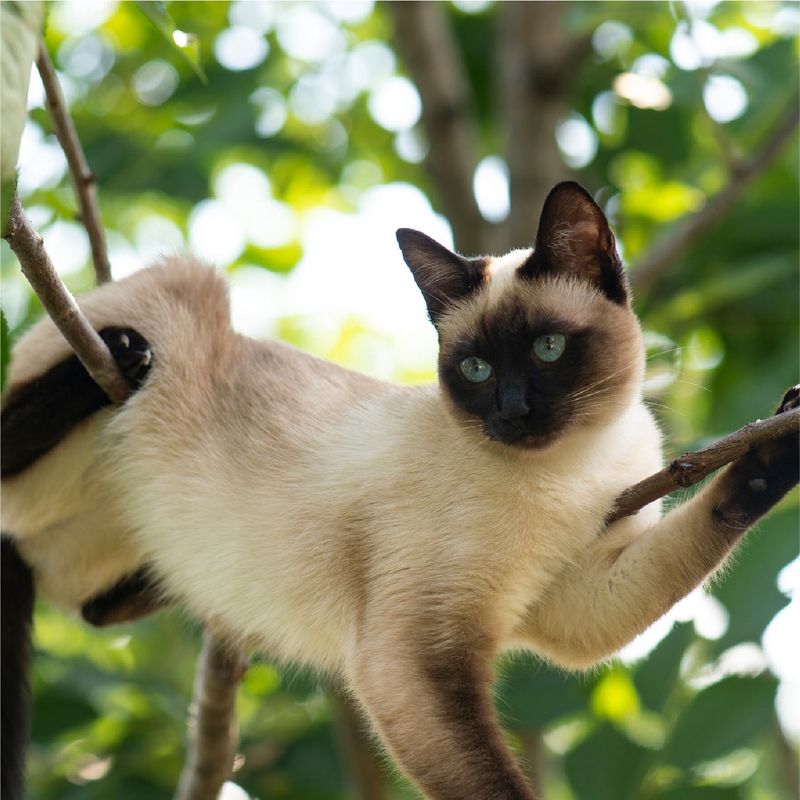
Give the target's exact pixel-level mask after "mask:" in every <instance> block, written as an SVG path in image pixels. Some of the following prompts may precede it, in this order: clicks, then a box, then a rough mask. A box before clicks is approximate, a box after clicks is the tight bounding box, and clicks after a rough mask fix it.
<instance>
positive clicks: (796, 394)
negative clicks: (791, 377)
mask: <svg viewBox="0 0 800 800" xmlns="http://www.w3.org/2000/svg"><path fill="white" fill-rule="evenodd" d="M798 407H800V384H797V386H792V387H790V388H789V389H787V390H786V394H784V396H783V400H781V404H780V405H779V406H778V410H777V411H776V412H775V413H776V414H780V413H781V412H783V411H791V410H792V409H793V408H798Z"/></svg>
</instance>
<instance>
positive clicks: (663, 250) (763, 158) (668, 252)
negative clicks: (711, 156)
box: [631, 97, 800, 291]
mask: <svg viewBox="0 0 800 800" xmlns="http://www.w3.org/2000/svg"><path fill="white" fill-rule="evenodd" d="M798 102H799V101H798V98H797V97H795V98H794V99H793V101H792V103H791V108H790V110H789V112H788V113H787V114H786V116H785V117H783V118H782V120H781V121H780V123H779V124H778V126H777V127H776V128H775V129H774V131H772V133H771V135H770V136H768V137H767V139H766V140H765V141H764V143H763V145H762V146H761V149H760V150H759V151H758V152H757V153H756V155H755V156H753V158H752V159H750V161H748V162H746V163H745V164H743V165H741V166H740V167H739V168H738V169H736V170H735V171H734V172H733V174H732V176H731V179H730V181H729V182H728V184H727V185H726V186H725V188H724V189H722V190H720V191H719V192H718V193H717V194H715V195H714V196H713V197H712V198H711V199H710V200H709V201H708V202H707V203H706V204H705V205H704V206H703V208H702V209H700V211H698V212H697V213H695V214H692V215H690V216H688V217H685V218H684V219H682V220H681V221H680V222H678V223H677V224H676V225H675V226H674V227H673V228H671V229H670V230H669V231H667V232H666V233H665V234H664V237H663V238H662V239H660V240H659V241H657V242H656V243H655V244H654V245H653V246H652V247H651V248H650V249H649V250H648V251H647V253H645V255H644V256H643V257H642V258H641V259H639V261H638V262H636V264H634V266H633V269H632V270H631V283H632V284H633V287H634V289H637V290H639V291H641V290H647V289H649V288H650V286H652V284H653V283H654V282H655V281H656V279H657V278H658V277H659V275H661V273H662V272H664V270H665V269H667V268H668V267H669V266H670V265H671V264H673V263H674V262H675V261H676V259H678V258H679V257H680V255H681V254H682V253H683V251H684V250H686V249H687V248H688V247H689V246H690V245H691V244H692V242H694V241H695V240H697V239H698V238H699V237H700V236H702V235H703V234H704V233H705V232H706V231H707V230H708V229H709V228H711V227H712V226H714V225H715V224H716V223H717V222H719V221H720V220H721V219H722V217H724V216H725V214H726V213H727V212H728V210H729V209H730V208H731V206H733V205H734V204H735V203H736V202H737V201H738V200H739V198H740V197H741V196H742V194H743V193H744V190H745V189H746V188H747V187H748V186H749V185H750V183H752V181H753V180H754V179H755V178H757V177H758V176H759V175H761V174H763V173H764V172H766V170H767V169H768V168H769V167H770V165H771V164H772V162H773V161H774V160H775V159H776V158H777V157H778V155H779V154H780V152H781V150H782V149H783V147H784V145H785V144H786V142H788V141H789V139H790V138H791V136H792V135H793V134H794V132H795V130H796V129H797V125H798V122H800V114H798Z"/></svg>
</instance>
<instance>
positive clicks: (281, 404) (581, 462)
mask: <svg viewBox="0 0 800 800" xmlns="http://www.w3.org/2000/svg"><path fill="white" fill-rule="evenodd" d="M397 239H398V242H399V245H400V249H401V251H402V254H403V257H404V259H405V261H406V263H407V264H408V266H409V268H410V269H411V272H412V273H413V276H414V279H415V280H416V283H417V284H418V286H419V288H420V290H421V291H422V293H423V295H424V298H425V302H426V304H427V308H428V312H429V315H430V318H431V320H432V322H433V324H434V326H435V327H436V331H437V333H438V337H439V343H440V352H439V362H438V371H439V381H438V383H437V384H436V385H432V386H417V387H400V386H394V385H390V384H387V383H383V382H381V381H378V380H374V379H372V378H369V377H366V376H364V375H360V374H356V373H354V372H351V371H349V370H346V369H343V368H342V367H339V366H336V365H334V364H331V363H328V362H326V361H322V360H320V359H317V358H314V357H312V356H310V355H307V354H305V353H303V352H300V351H298V350H295V349H294V348H292V347H289V346H287V345H285V344H281V343H279V342H257V341H253V340H251V339H248V338H246V337H243V336H240V335H238V334H236V333H234V332H233V330H232V329H231V327H230V320H229V310H228V295H227V291H226V288H225V285H224V284H223V282H222V280H221V279H220V278H219V277H218V275H217V274H216V273H215V272H214V271H213V270H212V269H210V268H208V267H206V266H203V265H202V264H200V263H198V262H197V261H195V260H194V259H192V258H171V259H165V260H164V261H162V262H161V263H160V264H158V265H156V266H154V267H152V268H150V269H147V270H144V271H142V272H139V273H137V274H135V275H133V276H131V277H129V278H126V279H124V280H121V281H119V282H118V283H111V284H106V285H104V286H102V287H100V288H98V289H96V290H94V291H93V292H90V293H89V294H88V295H86V296H85V297H83V298H82V301H81V304H80V305H81V307H82V309H83V311H84V313H85V314H86V315H87V317H88V318H89V320H90V321H91V322H92V324H93V325H94V326H95V327H96V328H97V329H98V330H99V331H100V332H101V335H102V336H103V338H104V339H105V341H106V342H107V343H108V344H109V346H110V348H111V350H112V353H113V354H114V356H115V358H116V359H117V361H118V363H119V365H120V368H121V369H122V371H123V373H124V374H125V375H126V376H127V378H128V380H129V381H130V383H131V386H132V388H133V389H135V391H133V393H132V395H131V396H130V398H129V399H128V400H127V401H126V402H125V403H124V404H122V405H120V406H113V407H112V406H111V405H109V404H108V401H107V400H106V398H105V397H104V396H103V394H102V393H101V392H100V390H99V389H97V387H96V386H95V385H94V384H93V383H92V381H91V380H90V379H89V377H88V375H86V373H85V372H84V371H83V368H82V367H81V366H80V364H79V363H78V361H77V359H76V358H75V357H74V356H73V355H71V354H70V350H69V347H68V345H67V344H66V343H65V341H64V340H63V339H62V337H61V336H60V334H59V333H58V332H57V330H56V329H55V327H54V326H53V324H52V323H51V322H50V321H49V320H47V319H45V320H43V321H41V322H39V323H38V324H37V325H36V326H34V327H33V329H32V330H31V331H30V332H29V333H27V334H26V335H25V336H24V337H23V338H22V339H21V340H20V341H19V343H18V344H17V346H16V347H15V350H14V358H13V363H12V366H11V372H10V388H9V391H8V394H7V396H6V399H5V404H4V407H3V412H2V433H3V450H2V471H3V484H2V488H3V507H2V526H3V530H4V531H6V532H7V536H8V537H10V538H8V539H7V541H6V542H5V543H4V552H3V556H4V558H3V569H4V580H3V637H4V642H3V645H4V647H3V657H4V660H5V659H8V660H9V662H10V666H9V667H6V666H5V664H4V669H3V681H4V683H3V694H4V697H3V700H4V703H3V708H4V714H5V713H6V711H5V709H6V705H7V704H8V705H9V707H10V712H9V713H10V714H11V717H10V718H9V719H8V720H7V719H6V716H4V717H3V734H4V736H3V748H4V749H3V758H4V767H3V768H4V778H3V780H4V791H7V792H8V794H4V797H5V798H8V800H12V799H13V798H16V797H19V795H20V788H19V787H20V774H21V768H20V765H19V753H20V749H19V745H18V744H17V743H18V741H19V740H20V739H22V738H24V724H25V723H24V700H23V698H24V683H25V670H26V665H25V663H24V662H25V660H26V658H27V652H28V649H29V644H28V631H27V629H28V627H29V625H30V618H31V597H32V592H33V586H34V585H35V587H36V590H37V591H38V592H40V593H41V595H42V596H44V597H46V598H48V599H49V600H51V601H52V602H54V603H56V604H58V605H60V606H62V607H66V608H71V609H82V610H83V613H84V616H85V617H87V619H89V620H90V621H92V622H94V623H96V624H101V623H103V622H107V621H113V620H115V619H125V618H131V617H135V616H139V615H141V614H144V613H148V612H149V611H151V610H153V609H154V608H155V607H157V606H158V605H159V604H160V603H165V602H169V603H175V604H179V605H181V606H183V607H185V608H186V609H188V610H189V611H190V613H192V614H193V615H194V616H195V617H196V618H197V619H199V620H202V621H203V622H204V623H205V624H207V625H210V626H212V627H213V628H214V629H215V630H217V631H219V632H221V633H223V634H224V635H227V636H229V637H230V638H231V640H236V641H239V642H247V643H256V644H257V645H258V646H259V647H260V648H262V649H263V650H264V651H266V652H267V653H269V654H271V655H272V656H273V657H275V658H277V659H281V660H288V661H296V662H302V663H305V664H310V665H312V666H314V667H315V668H317V669H318V670H320V671H321V672H323V673H328V674H332V675H337V676H340V677H341V678H342V680H343V681H344V682H345V683H346V685H347V686H348V687H349V690H350V691H351V692H352V695H353V696H354V697H355V698H356V700H357V701H358V703H359V704H360V706H361V707H362V708H363V710H364V712H365V713H366V715H367V716H368V718H369V720H370V721H371V723H372V725H373V726H374V729H375V731H376V732H377V733H378V735H379V736H380V739H381V740H382V742H383V744H384V745H385V746H386V748H387V749H388V751H389V753H390V754H391V756H392V757H393V759H394V760H395V761H396V763H397V764H398V765H399V766H400V768H401V769H402V770H403V771H404V772H405V774H406V775H408V777H409V778H410V779H411V780H412V781H413V782H414V783H415V784H416V786H417V787H418V788H419V790H420V791H421V792H423V793H424V794H425V795H426V796H427V797H430V798H435V799H436V800H466V799H467V798H470V799H471V800H481V799H483V800H501V799H504V800H523V799H525V800H531V798H533V797H534V791H533V789H532V788H531V787H530V786H529V785H528V784H527V782H526V780H525V778H524V777H523V774H522V772H521V770H520V769H519V767H518V766H517V764H516V763H515V760H514V758H513V756H512V754H511V752H510V751H509V749H508V747H507V746H506V744H505V742H504V738H503V734H502V731H501V729H500V726H499V724H498V721H497V718H496V716H495V711H494V708H493V704H492V663H493V661H494V660H495V658H496V657H497V656H498V654H500V653H501V652H502V651H504V650H508V649H511V648H528V649H532V650H534V651H535V652H536V653H538V654H540V655H541V656H542V657H543V658H545V659H548V660H549V661H551V662H553V663H555V664H558V665H562V666H564V667H566V668H569V669H581V668H585V667H588V666H590V665H592V664H596V663H597V662H598V661H601V660H603V659H607V658H609V657H611V656H612V655H613V654H614V653H615V651H616V650H617V649H618V648H620V647H621V646H622V645H624V644H625V643H627V642H629V641H630V640H631V639H632V638H633V637H635V636H636V635H637V634H639V633H641V632H642V631H643V630H644V629H645V628H647V627H648V626H649V625H650V624H651V623H652V622H654V621H655V620H656V619H658V618H659V617H660V616H661V615H662V614H664V612H665V611H667V610H668V609H669V608H670V607H671V606H672V605H673V604H674V603H675V602H676V601H677V600H678V599H680V598H681V597H683V596H684V595H686V594H687V593H688V592H690V591H691V590H692V589H693V588H694V587H696V586H697V585H698V584H699V583H701V582H702V581H703V580H704V579H705V578H706V577H707V576H708V575H709V574H710V573H712V572H713V571H714V570H715V569H717V568H718V567H719V566H720V564H722V562H723V561H724V560H725V558H726V557H727V555H728V554H729V553H730V551H731V549H732V548H733V547H734V546H735V544H736V543H737V542H738V541H739V539H740V538H741V537H742V535H743V534H744V533H745V532H746V531H747V530H748V529H749V528H750V527H751V526H752V525H753V523H754V522H755V521H756V520H757V519H758V518H759V517H760V516H761V515H763V514H764V513H765V512H766V511H768V510H769V509H770V508H771V507H772V506H773V505H774V504H775V503H776V502H777V501H778V500H779V499H780V498H781V497H782V496H783V495H784V494H785V493H786V492H787V491H788V490H789V489H790V488H791V487H792V486H793V485H794V484H795V483H796V482H797V480H798V459H797V441H796V438H795V437H786V438H785V439H783V440H780V441H776V442H772V443H769V444H764V445H761V446H759V447H758V448H757V449H755V450H753V451H752V452H750V453H748V454H747V455H746V456H744V457H743V458H741V459H740V460H739V461H737V462H736V463H734V464H733V465H731V466H729V467H728V468H727V469H726V470H724V471H723V472H722V473H721V474H719V475H718V476H717V477H715V478H714V479H713V480H712V481H711V482H710V483H708V484H707V485H706V486H705V488H703V489H702V490H701V491H699V492H698V493H697V494H695V495H694V497H692V498H691V499H690V500H688V501H687V502H685V503H684V504H683V505H680V506H678V507H677V508H674V509H672V510H671V511H670V512H669V513H667V514H666V515H664V516H662V513H661V508H660V504H659V503H658V502H655V503H652V504H650V505H649V506H647V507H645V508H643V509H641V510H640V511H639V512H638V513H637V514H635V515H633V516H630V517H626V518H623V519H621V520H619V521H617V522H615V523H613V524H611V525H609V526H606V525H605V523H604V520H605V519H606V518H607V517H608V515H609V512H610V511H611V510H612V507H613V503H614V500H615V498H616V497H617V496H618V495H619V494H620V493H621V492H622V490H624V489H625V488H627V487H628V486H630V485H632V484H634V483H636V482H637V481H638V480H640V479H642V478H643V477H646V476H647V475H649V474H651V473H652V472H655V471H656V470H658V469H659V468H660V467H661V465H662V453H661V435H660V433H659V430H658V427H657V425H656V423H655V422H654V420H653V417H652V416H651V414H650V412H649V411H648V409H647V407H646V406H645V405H644V403H643V401H642V375H643V371H644V350H643V345H642V336H641V330H640V327H639V322H638V320H637V318H636V316H635V314H634V313H633V311H632V309H631V303H630V291H629V288H628V284H627V281H626V278H625V274H624V271H623V268H622V265H621V262H620V259H619V256H618V255H617V252H616V247H615V242H614V236H613V234H612V233H611V230H610V229H609V226H608V223H607V221H606V219H605V217H604V215H603V213H602V211H601V210H600V208H599V207H598V206H597V205H596V204H595V202H594V201H593V199H592V197H591V196H590V195H589V194H588V193H587V192H586V191H584V190H583V189H582V188H581V187H580V186H578V185H577V184H575V183H563V184H559V185H558V186H556V187H555V189H553V191H552V192H551V194H550V195H549V197H548V198H547V201H546V203H545V206H544V209H543V212H542V217H541V220H540V224H539V229H538V234H537V237H536V242H535V247H534V248H533V249H532V250H530V249H528V250H515V251H513V252H511V253H508V254H507V255H504V256H502V257H498V258H493V257H481V258H464V257H462V256H459V255H456V254H454V253H452V252H450V251H449V250H447V249H446V248H445V247H443V246H441V245H439V244H437V243H436V242H434V241H433V240H432V239H430V238H428V237H427V236H425V235H424V234H422V233H419V232H417V231H413V230H408V229H401V230H399V231H398V232H397ZM797 397H798V393H797V392H796V391H794V392H790V393H789V394H788V395H787V398H786V399H785V402H784V403H783V404H782V406H781V408H780V409H779V411H782V410H784V408H786V407H790V406H793V405H796V404H797ZM6 571H8V576H6ZM6 637H7V638H6ZM12 712H13V713H12ZM7 745H8V746H7Z"/></svg>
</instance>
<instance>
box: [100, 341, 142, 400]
mask: <svg viewBox="0 0 800 800" xmlns="http://www.w3.org/2000/svg"><path fill="white" fill-rule="evenodd" d="M100 338H101V339H102V340H103V341H104V342H105V343H106V345H107V346H108V349H109V350H110V351H111V355H112V356H113V357H114V361H116V362H117V366H118V367H119V369H120V372H122V374H123V375H124V376H125V377H126V378H127V379H128V383H130V384H131V386H133V387H134V388H138V387H139V386H141V385H142V383H144V380H145V378H146V377H147V374H148V373H149V371H150V367H151V364H152V362H153V351H152V350H151V349H150V345H149V343H148V341H147V340H146V339H145V338H144V336H142V335H141V334H140V333H139V332H138V331H135V330H134V329H133V328H113V327H112V328H103V330H101V331H100Z"/></svg>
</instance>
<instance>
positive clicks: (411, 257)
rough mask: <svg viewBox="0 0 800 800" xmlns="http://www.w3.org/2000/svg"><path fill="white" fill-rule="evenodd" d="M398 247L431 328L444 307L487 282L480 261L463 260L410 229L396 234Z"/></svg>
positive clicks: (476, 259) (483, 262)
mask: <svg viewBox="0 0 800 800" xmlns="http://www.w3.org/2000/svg"><path fill="white" fill-rule="evenodd" d="M397 243H398V244H399V245H400V250H401V252H402V253H403V258H404V259H405V262H406V264H408V266H409V269H410V270H411V274H412V275H413V276H414V280H415V281H416V282H417V286H419V289H420V291H421V292H422V296H423V297H424V298H425V305H426V306H427V307H428V315H429V316H430V318H431V322H433V324H434V325H436V323H437V322H438V321H439V318H440V317H441V315H442V314H443V313H444V312H445V311H446V310H447V307H448V306H449V305H450V304H451V303H453V302H455V301H456V300H460V299H462V298H464V297H466V296H467V295H468V294H470V293H471V292H473V291H475V290H476V289H477V288H478V287H480V286H481V285H482V284H483V283H484V282H485V279H486V261H485V259H483V258H464V257H463V256H459V255H457V254H456V253H452V252H450V250H448V249H447V248H446V247H444V246H443V245H441V244H439V243H438V242H436V241H434V240H433V239H431V237H430V236H426V235H425V234H424V233H420V232H419V231H415V230H412V229H411V228H400V229H399V230H398V231H397Z"/></svg>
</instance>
